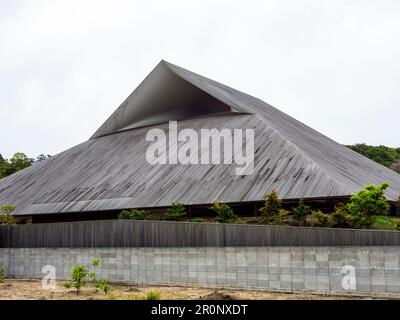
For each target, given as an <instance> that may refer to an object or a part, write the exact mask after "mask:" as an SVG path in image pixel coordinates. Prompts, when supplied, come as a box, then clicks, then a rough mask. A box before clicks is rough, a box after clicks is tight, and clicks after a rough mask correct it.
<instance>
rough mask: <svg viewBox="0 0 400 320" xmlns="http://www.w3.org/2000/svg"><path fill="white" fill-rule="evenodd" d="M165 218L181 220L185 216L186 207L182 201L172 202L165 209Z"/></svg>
mask: <svg viewBox="0 0 400 320" xmlns="http://www.w3.org/2000/svg"><path fill="white" fill-rule="evenodd" d="M166 213H167V218H168V219H170V220H177V221H179V220H183V219H185V218H186V215H187V214H186V209H185V206H184V205H183V204H182V203H179V202H173V203H172V206H171V207H170V208H168V209H167V212H166Z"/></svg>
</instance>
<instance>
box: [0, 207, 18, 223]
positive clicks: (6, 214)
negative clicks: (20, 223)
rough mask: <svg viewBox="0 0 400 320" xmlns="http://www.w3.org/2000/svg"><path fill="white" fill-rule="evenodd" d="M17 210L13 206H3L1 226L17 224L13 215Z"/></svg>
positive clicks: (0, 219) (0, 209) (0, 213)
mask: <svg viewBox="0 0 400 320" xmlns="http://www.w3.org/2000/svg"><path fill="white" fill-rule="evenodd" d="M15 209H16V207H15V206H12V205H1V206H0V224H15V223H16V221H15V218H14V216H13V215H12V214H11V213H12V212H13V211H14V210H15Z"/></svg>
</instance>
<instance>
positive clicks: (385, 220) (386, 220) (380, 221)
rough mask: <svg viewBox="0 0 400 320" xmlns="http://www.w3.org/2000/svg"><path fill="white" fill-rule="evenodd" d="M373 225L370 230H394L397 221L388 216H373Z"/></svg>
mask: <svg viewBox="0 0 400 320" xmlns="http://www.w3.org/2000/svg"><path fill="white" fill-rule="evenodd" d="M374 220H375V221H374V223H373V225H372V226H371V228H370V229H379V230H395V226H396V223H397V222H399V220H398V219H395V218H393V217H389V216H374Z"/></svg>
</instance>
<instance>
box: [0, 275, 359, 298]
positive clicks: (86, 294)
mask: <svg viewBox="0 0 400 320" xmlns="http://www.w3.org/2000/svg"><path fill="white" fill-rule="evenodd" d="M149 292H156V293H158V294H159V297H160V299H161V300H169V299H170V300H236V299H250V300H327V299H328V300H331V299H334V300H344V299H354V298H351V297H346V296H324V295H314V294H297V293H296V294H294V293H293V294H291V293H272V292H262V291H245V290H243V291H242V290H225V289H223V290H222V289H218V290H216V289H209V288H191V287H167V286H160V287H147V286H144V287H138V286H133V285H122V284H112V290H111V291H110V292H109V293H108V294H104V293H102V292H96V290H95V289H94V288H93V287H85V288H83V289H82V291H81V293H80V294H79V295H77V294H76V293H75V291H74V290H71V289H65V288H64V287H63V285H62V283H61V282H59V283H57V285H56V288H54V289H43V288H42V284H41V281H40V280H15V279H7V280H5V281H4V282H3V283H0V300H143V299H147V295H148V293H149Z"/></svg>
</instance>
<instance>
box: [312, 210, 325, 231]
mask: <svg viewBox="0 0 400 320" xmlns="http://www.w3.org/2000/svg"><path fill="white" fill-rule="evenodd" d="M328 224H329V215H327V214H325V213H323V212H322V211H321V210H313V211H311V225H312V226H313V227H327V226H328Z"/></svg>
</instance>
